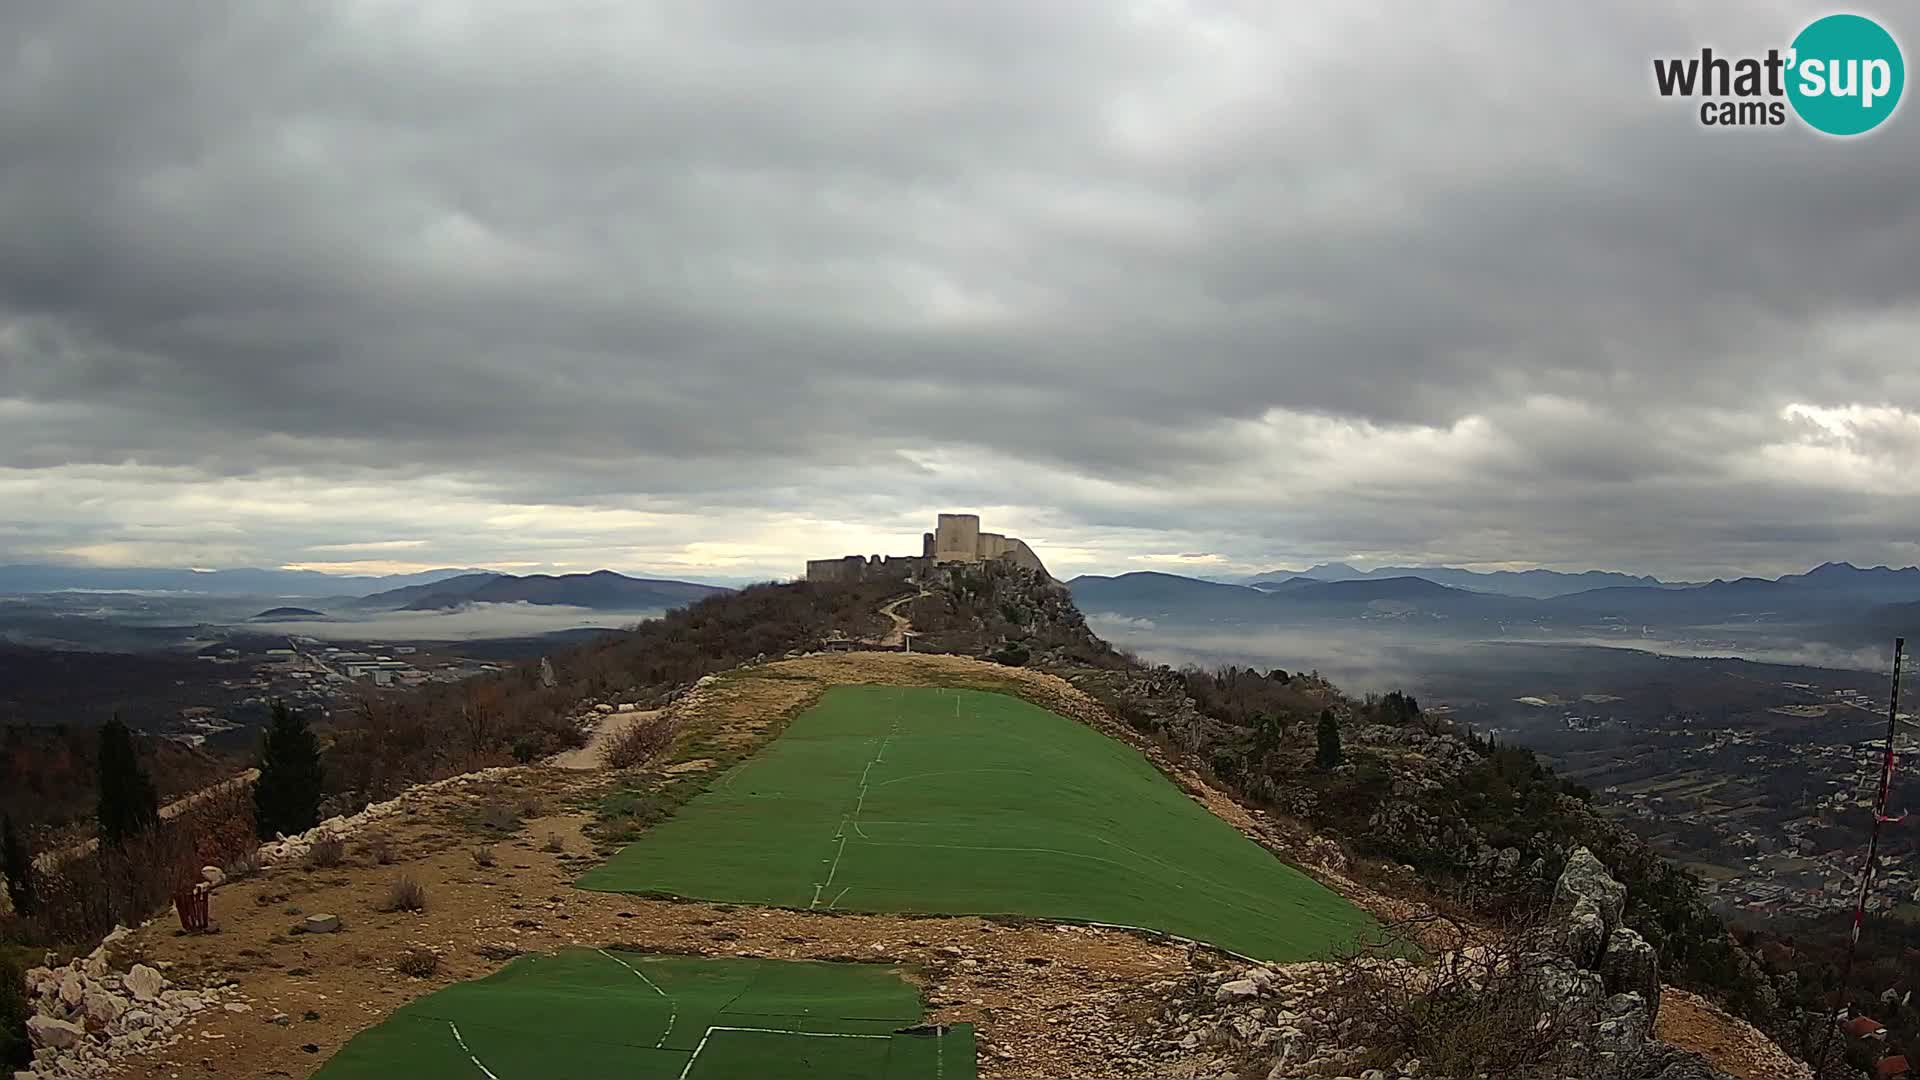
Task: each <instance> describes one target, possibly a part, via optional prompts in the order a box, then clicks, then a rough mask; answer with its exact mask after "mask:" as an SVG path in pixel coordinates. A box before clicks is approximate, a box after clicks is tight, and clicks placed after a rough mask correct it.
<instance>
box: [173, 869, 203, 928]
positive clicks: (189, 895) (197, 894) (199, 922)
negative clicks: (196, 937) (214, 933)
mask: <svg viewBox="0 0 1920 1080" xmlns="http://www.w3.org/2000/svg"><path fill="white" fill-rule="evenodd" d="M212 892H213V890H212V888H210V887H209V886H208V885H207V883H206V882H204V881H203V882H200V883H199V884H196V885H193V886H191V887H190V888H185V889H182V890H180V891H179V892H177V893H174V894H173V907H174V910H175V911H178V912H179V913H180V929H182V930H185V931H186V932H187V933H189V934H199V933H204V932H205V931H206V929H207V897H208V895H209V894H211V893H212Z"/></svg>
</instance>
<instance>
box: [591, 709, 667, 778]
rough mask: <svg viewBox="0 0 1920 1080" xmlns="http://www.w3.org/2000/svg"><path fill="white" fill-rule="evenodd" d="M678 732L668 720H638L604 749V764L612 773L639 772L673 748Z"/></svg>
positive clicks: (601, 758) (602, 756) (609, 741)
mask: <svg viewBox="0 0 1920 1080" xmlns="http://www.w3.org/2000/svg"><path fill="white" fill-rule="evenodd" d="M678 731H679V725H678V724H675V723H674V722H673V721H671V720H668V719H666V718H665V717H654V718H652V719H647V720H635V721H634V722H633V723H631V724H628V725H627V727H626V729H625V730H623V731H621V732H620V733H619V734H618V735H615V736H614V737H613V738H611V739H609V740H608V741H607V744H606V745H605V746H603V747H601V748H600V760H601V761H602V762H603V763H605V765H606V766H607V768H609V769H637V768H639V767H640V766H642V765H645V764H646V763H647V762H649V761H652V760H653V759H654V758H656V757H658V756H660V754H661V753H662V752H663V751H665V750H666V749H667V747H669V746H671V745H673V737H674V735H675V734H676V733H677V732H678Z"/></svg>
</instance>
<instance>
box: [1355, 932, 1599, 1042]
mask: <svg viewBox="0 0 1920 1080" xmlns="http://www.w3.org/2000/svg"><path fill="white" fill-rule="evenodd" d="M1427 921H1430V920H1418V921H1417V922H1418V923H1420V924H1424V923H1425V922H1427ZM1431 930H1432V928H1431V927H1427V926H1424V925H1415V924H1414V923H1402V924H1396V925H1394V926H1390V927H1388V928H1387V930H1386V932H1385V934H1384V936H1383V938H1382V939H1380V940H1377V941H1376V942H1374V943H1371V944H1369V945H1367V946H1364V947H1361V948H1357V949H1353V950H1350V951H1348V952H1346V953H1343V954H1341V955H1339V956H1337V957H1336V958H1335V959H1334V961H1333V965H1334V976H1333V978H1332V979H1331V980H1330V982H1329V984H1328V989H1327V992H1326V993H1325V995H1323V996H1322V998H1321V999H1320V1002H1319V1005H1318V1008H1319V1009H1320V1010H1321V1011H1322V1012H1323V1013H1324V1015H1325V1019H1327V1020H1328V1021H1329V1023H1330V1024H1333V1025H1335V1026H1340V1025H1350V1026H1340V1030H1344V1031H1350V1032H1352V1033H1353V1035H1352V1040H1353V1041H1354V1042H1356V1043H1359V1044H1363V1045H1365V1046H1367V1047H1369V1048H1370V1049H1371V1050H1373V1052H1374V1053H1376V1054H1378V1055H1379V1061H1378V1062H1375V1064H1382V1065H1385V1064H1391V1063H1392V1062H1394V1061H1396V1060H1399V1059H1401V1058H1406V1057H1417V1058H1419V1059H1420V1061H1421V1062H1422V1064H1423V1066H1424V1067H1426V1068H1429V1069H1431V1070H1432V1071H1434V1072H1435V1073H1440V1074H1444V1075H1460V1076H1472V1075H1477V1074H1478V1075H1486V1074H1491V1075H1494V1076H1513V1075H1533V1074H1535V1073H1552V1074H1553V1075H1558V1073H1556V1072H1553V1070H1555V1069H1556V1068H1560V1067H1563V1066H1567V1065H1569V1064H1571V1062H1570V1059H1569V1056H1568V1055H1569V1049H1570V1046H1571V1045H1572V1044H1573V1043H1574V1042H1575V1040H1573V1039H1570V1038H1569V1035H1568V1033H1569V1032H1570V1031H1574V1030H1582V1029H1588V1028H1591V1026H1592V1025H1593V1023H1594V1022H1595V1020H1596V1017H1594V1016H1590V1015H1577V1013H1579V1012H1580V1009H1579V1007H1578V1006H1577V1005H1575V1004H1572V1003H1570V1002H1569V1001H1568V1000H1567V999H1566V998H1565V997H1564V996H1562V995H1559V994H1557V993H1556V992H1555V991H1554V984H1555V982H1556V981H1557V979H1556V976H1557V975H1559V974H1560V972H1559V971H1558V970H1557V969H1556V968H1555V967H1554V966H1553V961H1552V960H1551V959H1550V957H1551V956H1552V942H1551V940H1550V936H1549V935H1548V933H1547V932H1546V931H1545V929H1544V928H1542V927H1539V926H1538V925H1534V926H1529V927H1524V928H1518V929H1514V930H1512V931H1510V932H1508V933H1505V934H1504V935H1502V936H1500V937H1498V938H1496V939H1492V940H1483V941H1481V942H1480V943H1479V944H1475V945H1470V946H1468V947H1466V948H1463V949H1459V950H1456V951H1452V952H1446V953H1442V954H1439V955H1438V956H1433V957H1430V958H1428V959H1426V960H1424V961H1422V960H1418V959H1415V958H1416V957H1419V956H1420V952H1419V948H1418V946H1417V942H1418V941H1419V940H1420V939H1421V938H1423V937H1430V936H1431Z"/></svg>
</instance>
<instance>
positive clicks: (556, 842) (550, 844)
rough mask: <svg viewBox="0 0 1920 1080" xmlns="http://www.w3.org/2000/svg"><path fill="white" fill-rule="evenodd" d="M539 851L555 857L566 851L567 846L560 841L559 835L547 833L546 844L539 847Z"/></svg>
mask: <svg viewBox="0 0 1920 1080" xmlns="http://www.w3.org/2000/svg"><path fill="white" fill-rule="evenodd" d="M540 850H541V851H545V852H549V853H551V854H556V855H557V854H559V853H560V852H562V851H565V850H567V845H566V842H565V841H563V840H561V839H560V834H559V833H548V834H547V842H546V843H544V844H542V845H540Z"/></svg>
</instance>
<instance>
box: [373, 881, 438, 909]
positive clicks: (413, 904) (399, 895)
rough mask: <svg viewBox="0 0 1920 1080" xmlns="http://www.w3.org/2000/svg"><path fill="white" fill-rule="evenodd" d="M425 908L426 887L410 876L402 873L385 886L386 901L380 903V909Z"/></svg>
mask: <svg viewBox="0 0 1920 1080" xmlns="http://www.w3.org/2000/svg"><path fill="white" fill-rule="evenodd" d="M426 908H427V889H426V886H424V885H422V884H420V883H419V882H418V881H416V880H414V879H413V878H412V877H408V876H405V875H402V876H400V877H397V878H395V879H393V884H392V885H391V886H389V887H388V888H387V900H386V903H384V904H381V905H380V910H381V911H387V912H393V911H425V910H426Z"/></svg>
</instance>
